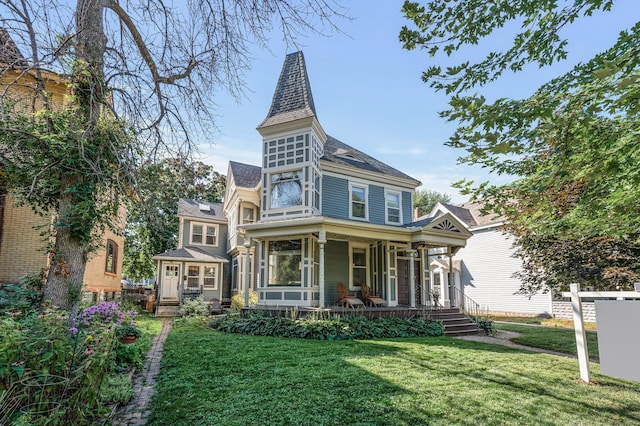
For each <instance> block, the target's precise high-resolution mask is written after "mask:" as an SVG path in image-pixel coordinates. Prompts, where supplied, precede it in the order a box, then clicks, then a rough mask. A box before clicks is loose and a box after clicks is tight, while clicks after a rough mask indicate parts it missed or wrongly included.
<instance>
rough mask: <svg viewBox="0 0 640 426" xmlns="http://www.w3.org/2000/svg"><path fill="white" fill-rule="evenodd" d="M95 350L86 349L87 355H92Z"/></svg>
mask: <svg viewBox="0 0 640 426" xmlns="http://www.w3.org/2000/svg"><path fill="white" fill-rule="evenodd" d="M93 352H95V351H94V350H93V349H87V350H86V351H84V353H85V355H91V354H92V353H93Z"/></svg>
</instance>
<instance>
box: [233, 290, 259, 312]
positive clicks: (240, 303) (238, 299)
mask: <svg viewBox="0 0 640 426" xmlns="http://www.w3.org/2000/svg"><path fill="white" fill-rule="evenodd" d="M257 304H258V293H256V292H255V291H254V290H250V291H249V306H256V305H257ZM243 307H244V293H243V292H242V291H241V292H239V293H238V294H235V295H234V296H233V297H232V298H231V308H233V309H234V310H236V311H239V310H240V309H242V308H243Z"/></svg>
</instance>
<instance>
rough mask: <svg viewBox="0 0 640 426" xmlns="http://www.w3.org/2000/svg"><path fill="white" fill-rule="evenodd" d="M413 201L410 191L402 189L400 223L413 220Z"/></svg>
mask: <svg viewBox="0 0 640 426" xmlns="http://www.w3.org/2000/svg"><path fill="white" fill-rule="evenodd" d="M412 206H413V202H412V200H411V192H408V191H402V223H411V222H413V208H412Z"/></svg>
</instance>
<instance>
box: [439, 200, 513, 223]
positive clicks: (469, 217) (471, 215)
mask: <svg viewBox="0 0 640 426" xmlns="http://www.w3.org/2000/svg"><path fill="white" fill-rule="evenodd" d="M442 205H443V206H444V207H445V208H446V209H447V210H449V211H450V212H451V213H452V214H453V215H455V216H456V217H457V218H458V219H460V220H461V221H462V222H464V223H465V224H466V225H467V226H468V227H469V228H477V227H482V226H488V225H493V224H498V223H502V222H504V221H505V219H504V218H503V217H500V216H498V215H496V214H486V215H484V214H482V207H483V204H482V203H477V202H476V203H471V202H469V203H465V204H463V205H461V206H454V205H452V204H445V203H442Z"/></svg>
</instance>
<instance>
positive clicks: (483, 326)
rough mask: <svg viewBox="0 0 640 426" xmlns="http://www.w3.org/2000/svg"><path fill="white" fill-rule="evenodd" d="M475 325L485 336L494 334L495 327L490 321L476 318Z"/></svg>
mask: <svg viewBox="0 0 640 426" xmlns="http://www.w3.org/2000/svg"><path fill="white" fill-rule="evenodd" d="M476 324H478V328H479V329H480V330H483V331H484V333H485V334H486V335H487V336H493V335H494V334H495V333H496V328H495V325H494V324H493V321H492V320H490V319H484V318H478V319H477V320H476Z"/></svg>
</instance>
